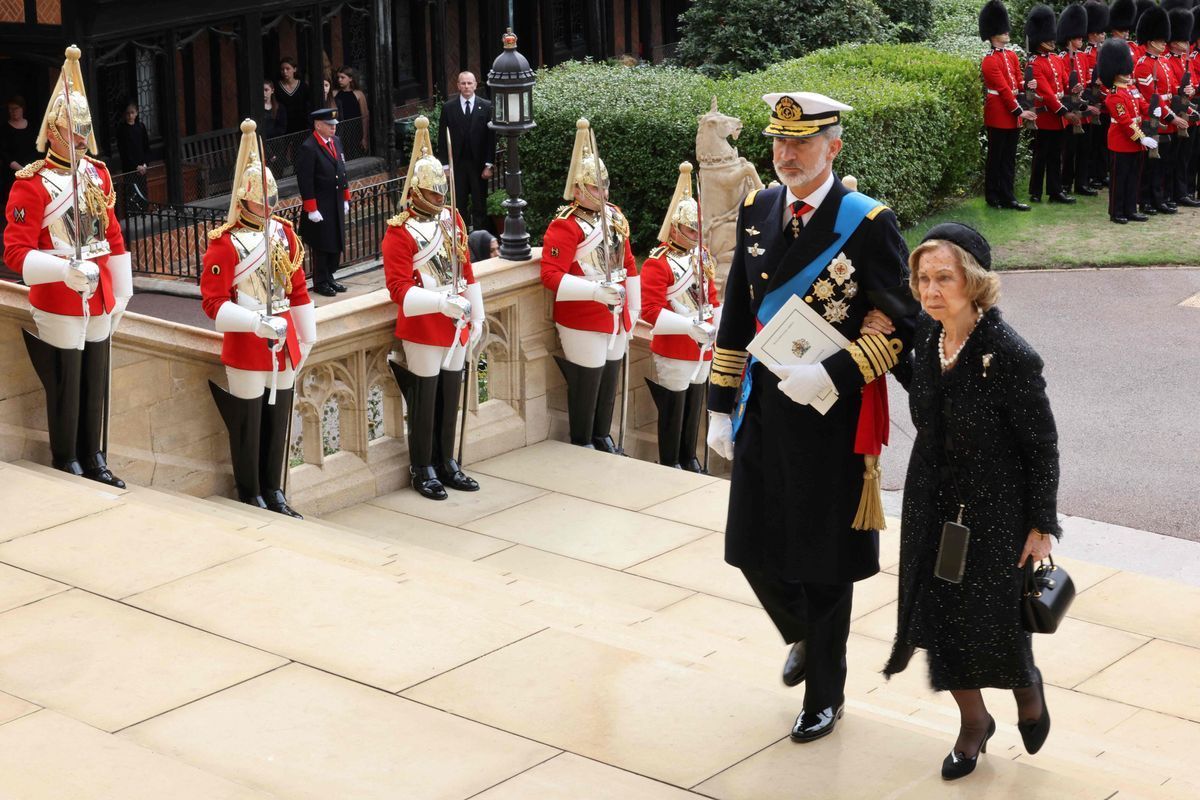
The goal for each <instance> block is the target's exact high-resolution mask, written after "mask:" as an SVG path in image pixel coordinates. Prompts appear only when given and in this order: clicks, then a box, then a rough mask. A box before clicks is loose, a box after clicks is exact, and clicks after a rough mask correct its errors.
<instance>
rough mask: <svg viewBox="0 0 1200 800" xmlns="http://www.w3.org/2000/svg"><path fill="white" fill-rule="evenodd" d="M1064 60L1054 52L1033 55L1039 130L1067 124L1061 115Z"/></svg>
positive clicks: (1065, 81) (1064, 87)
mask: <svg viewBox="0 0 1200 800" xmlns="http://www.w3.org/2000/svg"><path fill="white" fill-rule="evenodd" d="M1067 75H1068V69H1067V65H1066V62H1064V61H1063V60H1062V59H1061V58H1059V57H1058V56H1057V55H1056V54H1054V53H1039V54H1038V55H1036V56H1034V57H1033V79H1034V80H1036V81H1037V94H1038V101H1039V102H1038V108H1037V112H1038V115H1037V127H1038V130H1039V131H1061V130H1062V129H1063V128H1065V127H1066V126H1067V123H1066V122H1064V121H1063V115H1064V114H1066V113H1067V109H1066V106H1064V105H1063V104H1062V96H1063V92H1065V91H1067Z"/></svg>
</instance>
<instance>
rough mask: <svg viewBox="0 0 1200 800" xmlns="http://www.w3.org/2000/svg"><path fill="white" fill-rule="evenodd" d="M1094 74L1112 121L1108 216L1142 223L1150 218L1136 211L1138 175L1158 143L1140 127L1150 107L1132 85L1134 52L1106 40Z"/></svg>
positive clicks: (1117, 41) (1118, 42)
mask: <svg viewBox="0 0 1200 800" xmlns="http://www.w3.org/2000/svg"><path fill="white" fill-rule="evenodd" d="M1096 75H1097V76H1098V77H1099V78H1100V82H1101V83H1103V84H1104V86H1105V88H1107V89H1108V95H1107V96H1106V97H1105V98H1104V106H1105V109H1106V110H1107V111H1108V116H1109V118H1110V119H1111V120H1112V122H1111V124H1110V125H1109V127H1108V152H1109V158H1110V161H1109V185H1108V216H1109V219H1111V220H1112V221H1113V222H1115V223H1117V224H1118V225H1124V224H1126V223H1128V222H1145V221H1146V220H1148V219H1149V217H1147V216H1146V215H1145V214H1141V213H1139V212H1138V204H1137V200H1138V176H1139V175H1140V174H1141V171H1142V165H1143V163H1144V162H1145V160H1146V152H1147V151H1148V150H1153V149H1155V148H1157V147H1158V142H1157V141H1155V140H1154V138H1152V137H1150V136H1146V134H1145V132H1144V131H1143V128H1142V121H1143V120H1144V119H1145V118H1146V115H1147V114H1149V113H1150V106H1149V104H1148V103H1147V102H1146V99H1145V98H1144V97H1142V96H1141V94H1139V93H1138V92H1137V90H1136V89H1135V88H1134V85H1133V55H1132V54H1131V53H1130V52H1129V48H1128V47H1127V46H1126V43H1125V40H1123V39H1120V38H1114V39H1109V40H1108V41H1107V42H1105V43H1104V44H1103V45H1101V46H1100V50H1099V52H1098V54H1097V59H1096Z"/></svg>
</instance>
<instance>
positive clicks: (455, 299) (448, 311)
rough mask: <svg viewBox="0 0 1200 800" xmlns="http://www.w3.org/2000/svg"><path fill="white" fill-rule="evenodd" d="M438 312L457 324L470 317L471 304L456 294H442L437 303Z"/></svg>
mask: <svg viewBox="0 0 1200 800" xmlns="http://www.w3.org/2000/svg"><path fill="white" fill-rule="evenodd" d="M438 311H440V312H441V313H443V314H445V315H446V316H447V317H449V318H450V319H452V320H454V321H455V322H458V321H459V320H460V319H468V318H470V316H471V303H470V301H468V300H467V299H466V298H465V297H460V296H458V295H456V294H444V295H442V299H441V301H440V302H439V303H438Z"/></svg>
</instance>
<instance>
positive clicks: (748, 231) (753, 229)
mask: <svg viewBox="0 0 1200 800" xmlns="http://www.w3.org/2000/svg"><path fill="white" fill-rule="evenodd" d="M746 235H747V236H758V228H756V227H754V226H753V225H751V226H750V227H749V228H746Z"/></svg>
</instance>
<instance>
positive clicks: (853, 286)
mask: <svg viewBox="0 0 1200 800" xmlns="http://www.w3.org/2000/svg"><path fill="white" fill-rule="evenodd" d="M857 294H858V284H857V283H855V282H854V281H846V285H845V286H843V287H842V295H843V296H844V297H845V298H846V299H847V300H852V299H853V298H854V296H855V295H857Z"/></svg>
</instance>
